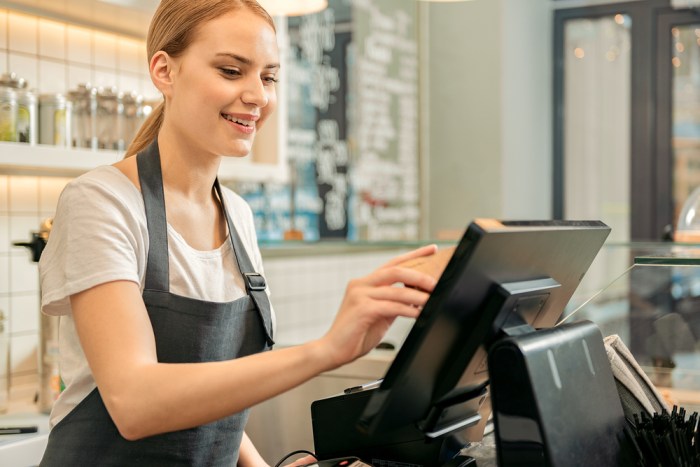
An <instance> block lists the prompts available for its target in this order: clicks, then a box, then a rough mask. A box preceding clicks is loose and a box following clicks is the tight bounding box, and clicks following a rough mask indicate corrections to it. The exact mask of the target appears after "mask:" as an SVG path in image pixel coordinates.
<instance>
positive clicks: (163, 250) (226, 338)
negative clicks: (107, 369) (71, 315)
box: [40, 141, 274, 467]
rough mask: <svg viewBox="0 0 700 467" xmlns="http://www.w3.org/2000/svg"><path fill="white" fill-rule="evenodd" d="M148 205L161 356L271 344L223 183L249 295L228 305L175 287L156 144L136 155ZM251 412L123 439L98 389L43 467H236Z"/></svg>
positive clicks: (222, 354)
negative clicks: (175, 290)
mask: <svg viewBox="0 0 700 467" xmlns="http://www.w3.org/2000/svg"><path fill="white" fill-rule="evenodd" d="M137 165H138V172H139V180H140V182H141V192H142V195H143V200H144V204H145V207H146V218H147V222H148V238H149V245H150V246H149V251H148V263H147V266H146V283H145V288H144V291H143V300H144V303H145V304H146V309H147V310H148V316H149V318H150V320H151V324H152V326H153V333H154V335H155V340H156V349H157V353H158V361H159V362H163V363H193V362H209V361H220V360H230V359H233V358H237V357H243V356H246V355H250V354H254V353H257V352H261V351H263V350H265V349H266V348H269V347H271V346H272V345H273V344H274V342H273V341H272V323H271V311H270V303H269V301H268V297H267V294H266V293H265V280H264V278H263V277H262V276H261V275H260V274H257V273H255V272H254V269H253V267H252V263H251V262H250V259H249V257H248V255H247V253H246V251H245V248H244V247H243V243H242V242H241V239H240V237H239V236H238V233H237V232H236V229H235V228H234V225H233V223H232V222H231V219H230V217H229V214H228V211H227V210H226V206H225V205H224V197H223V195H222V193H221V188H220V187H219V182H218V180H217V181H216V182H215V188H216V191H217V194H218V196H219V199H220V201H221V204H222V208H223V211H224V213H225V216H226V222H227V224H228V230H229V238H230V239H231V242H232V245H233V249H234V253H235V256H236V261H237V263H238V267H239V269H240V271H241V273H242V274H243V277H244V278H245V280H246V284H247V289H248V295H247V296H245V297H242V298H240V299H238V300H235V301H233V302H229V303H215V302H207V301H203V300H197V299H193V298H187V297H182V296H178V295H175V294H172V293H170V292H169V290H170V287H169V284H170V281H169V271H168V267H169V266H168V236H167V222H166V219H165V199H164V195H163V181H162V173H161V168H160V153H159V151H158V144H157V141H154V142H153V144H151V145H150V146H149V147H148V148H147V149H145V150H144V151H143V152H142V153H140V154H138V156H137ZM247 418H248V410H244V411H243V412H241V413H237V414H235V415H231V416H229V417H226V418H223V419H220V420H217V421H215V422H212V423H208V424H206V425H202V426H198V427H195V428H190V429H186V430H180V431H174V432H170V433H164V434H160V435H155V436H150V437H148V438H144V439H140V440H137V441H128V440H126V439H124V438H123V437H122V436H121V435H120V434H119V432H118V431H117V427H116V426H115V424H114V422H113V421H112V419H111V418H110V416H109V413H108V412H107V410H106V408H105V406H104V403H103V401H102V398H101V397H100V393H99V391H98V389H97V388H96V389H95V390H94V391H92V392H91V393H90V394H89V395H88V396H87V397H86V398H85V399H83V400H82V401H81V402H80V403H79V404H78V405H77V406H76V407H75V408H74V409H73V410H72V411H71V412H70V413H69V414H68V415H66V416H65V418H63V419H62V420H61V421H60V422H59V423H58V424H56V426H55V427H53V429H52V430H51V433H50V434H49V441H48V446H47V448H46V452H45V453H44V457H43V459H42V461H41V464H40V465H41V466H42V467H43V466H49V467H50V466H62V467H64V466H71V467H72V466H129V467H130V466H148V467H152V466H207V467H209V466H229V467H230V466H235V465H236V463H237V461H238V449H239V447H240V443H241V437H242V435H243V428H244V427H245V424H246V421H247Z"/></svg>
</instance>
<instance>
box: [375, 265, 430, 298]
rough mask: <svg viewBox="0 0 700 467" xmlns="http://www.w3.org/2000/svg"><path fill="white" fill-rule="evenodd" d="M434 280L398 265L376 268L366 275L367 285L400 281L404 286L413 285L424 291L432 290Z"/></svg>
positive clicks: (389, 283) (422, 273)
mask: <svg viewBox="0 0 700 467" xmlns="http://www.w3.org/2000/svg"><path fill="white" fill-rule="evenodd" d="M436 282H437V281H436V280H435V278H434V277H432V276H430V275H428V274H426V273H424V272H421V271H417V270H415V269H409V268H402V267H399V266H393V267H390V268H382V269H378V270H376V271H374V272H373V273H372V274H370V275H369V276H367V277H366V283H367V284H368V285H373V286H380V285H392V284H396V283H402V284H404V285H405V286H406V287H414V288H417V289H421V290H424V291H426V292H432V291H433V289H434V288H435V284H436Z"/></svg>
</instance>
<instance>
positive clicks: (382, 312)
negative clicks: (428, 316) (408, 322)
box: [374, 300, 421, 319]
mask: <svg viewBox="0 0 700 467" xmlns="http://www.w3.org/2000/svg"><path fill="white" fill-rule="evenodd" d="M374 309H375V312H376V313H377V314H378V315H379V316H381V317H382V318H384V319H393V318H397V317H399V316H402V317H404V318H417V317H418V315H420V312H421V308H419V307H415V306H412V305H406V304H404V303H400V302H394V301H390V300H387V301H381V300H377V301H375V302H374Z"/></svg>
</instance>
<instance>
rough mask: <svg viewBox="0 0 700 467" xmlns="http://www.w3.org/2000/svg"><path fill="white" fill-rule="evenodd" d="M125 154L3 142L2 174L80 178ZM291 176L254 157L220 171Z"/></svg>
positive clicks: (228, 175) (225, 175) (226, 163)
mask: <svg viewBox="0 0 700 467" xmlns="http://www.w3.org/2000/svg"><path fill="white" fill-rule="evenodd" d="M123 157H124V156H123V152H121V151H107V150H100V151H92V150H90V149H77V148H61V147H57V146H50V145H43V144H40V145H36V146H30V145H28V144H23V143H6V142H3V143H0V173H1V174H6V175H35V176H60V177H76V176H78V175H80V174H82V173H85V172H87V171H88V170H91V169H94V168H95V167H99V166H101V165H109V164H113V163H115V162H117V161H119V160H121V159H122V158H123ZM287 176H288V174H287V170H286V167H284V166H283V165H282V164H272V163H270V164H265V163H256V162H252V161H251V160H250V158H242V159H233V158H231V159H224V160H223V161H222V163H221V169H220V170H219V178H220V179H221V180H235V181H248V182H271V181H272V182H283V181H284V180H286V179H287Z"/></svg>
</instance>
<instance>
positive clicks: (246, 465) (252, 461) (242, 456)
mask: <svg viewBox="0 0 700 467" xmlns="http://www.w3.org/2000/svg"><path fill="white" fill-rule="evenodd" d="M238 467H268V463H267V462H265V460H264V459H263V458H262V456H261V455H260V453H259V452H258V450H257V449H256V448H255V445H254V444H253V442H252V441H251V440H250V438H249V437H248V435H247V434H246V433H243V439H242V440H241V447H240V450H239V452H238Z"/></svg>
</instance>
